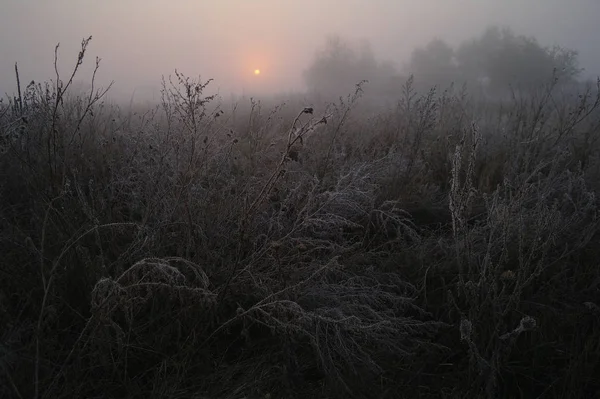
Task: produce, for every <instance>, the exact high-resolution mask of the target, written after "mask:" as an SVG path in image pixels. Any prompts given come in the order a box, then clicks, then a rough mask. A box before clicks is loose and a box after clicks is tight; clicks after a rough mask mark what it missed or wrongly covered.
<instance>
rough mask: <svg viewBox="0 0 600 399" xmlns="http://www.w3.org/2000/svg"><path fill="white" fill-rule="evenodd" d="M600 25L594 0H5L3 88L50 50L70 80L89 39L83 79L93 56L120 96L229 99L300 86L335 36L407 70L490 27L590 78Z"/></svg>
mask: <svg viewBox="0 0 600 399" xmlns="http://www.w3.org/2000/svg"><path fill="white" fill-rule="evenodd" d="M598 18H600V1H598V0H302V1H299V0H298V1H296V0H101V1H100V0H97V1H92V0H0V91H1V92H2V93H4V92H6V91H10V92H12V91H14V69H13V68H14V62H15V61H18V62H19V66H20V70H21V74H22V78H23V80H26V81H29V80H31V79H36V80H40V79H45V78H50V77H52V71H53V70H52V61H53V51H54V46H55V44H56V43H57V42H60V43H61V48H60V55H59V58H60V65H61V70H62V71H63V73H66V72H67V70H68V69H69V68H70V66H71V65H72V64H73V62H74V60H75V58H76V56H77V51H78V46H79V43H80V42H81V39H82V38H83V37H86V36H89V35H92V36H93V40H92V43H91V45H90V48H89V53H88V58H87V63H86V66H87V68H84V69H83V74H82V75H81V76H79V78H80V79H81V80H84V81H85V80H87V78H88V77H89V76H90V72H91V69H90V68H91V66H92V64H93V59H94V57H95V56H96V55H97V56H99V57H101V58H102V60H103V61H102V67H101V71H100V79H101V80H102V81H103V82H107V81H109V80H115V81H116V82H115V92H116V93H130V92H131V91H132V90H133V89H134V88H136V87H137V88H138V92H139V93H142V92H143V91H144V90H143V88H144V87H148V86H158V84H159V83H160V78H161V75H163V74H165V75H168V74H169V73H172V71H173V70H174V69H175V68H177V69H178V70H180V71H181V72H183V73H185V74H187V75H198V74H200V75H201V76H202V78H204V79H207V78H214V79H215V84H214V85H213V86H212V87H213V88H214V89H216V88H217V87H219V88H220V91H221V93H222V94H224V95H226V94H227V93H228V92H229V91H236V92H240V91H241V90H243V89H250V88H253V89H261V90H263V91H265V92H276V91H286V90H297V89H300V88H301V87H302V78H301V73H302V70H303V69H304V68H305V67H306V66H307V65H308V64H309V63H310V61H311V58H312V56H313V54H314V51H315V50H316V49H317V48H318V47H319V46H321V45H322V44H323V43H324V40H325V38H326V36H327V35H330V34H338V35H340V36H342V37H345V38H348V39H351V40H355V39H356V40H362V39H368V40H369V41H370V42H371V44H372V47H373V48H374V50H375V52H376V54H377V55H378V56H379V57H380V58H382V59H390V60H393V61H396V62H402V60H403V59H405V58H406V57H407V56H408V55H409V54H410V52H411V51H412V49H413V48H414V47H415V46H421V45H424V44H426V43H427V42H428V41H429V40H430V39H432V38H434V37H439V38H442V39H444V40H447V41H448V42H450V43H452V44H456V43H458V42H460V41H461V40H464V39H467V38H469V37H472V36H474V35H478V34H480V33H481V32H482V31H483V30H484V29H485V28H486V27H487V26H488V25H490V24H496V25H508V26H511V27H512V28H513V29H514V30H515V31H516V32H517V33H523V34H528V35H535V36H536V37H537V38H538V39H539V40H540V42H542V44H548V45H551V44H560V45H563V46H566V47H570V48H575V49H577V50H579V51H580V54H581V57H580V58H581V61H582V64H583V66H584V67H587V69H588V73H589V74H591V75H595V74H600V45H599V44H598V39H597V38H598V37H599V36H600V35H599V34H600V25H599V24H598V22H597V20H598ZM256 68H260V69H261V72H262V73H261V75H260V76H258V77H257V76H254V74H253V71H254V69H256ZM146 92H147V90H146Z"/></svg>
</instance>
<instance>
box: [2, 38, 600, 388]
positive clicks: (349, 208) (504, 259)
mask: <svg viewBox="0 0 600 399" xmlns="http://www.w3.org/2000/svg"><path fill="white" fill-rule="evenodd" d="M88 43H89V40H86V41H84V42H83V43H82V51H81V53H80V54H79V55H78V58H77V62H76V65H75V67H74V71H73V75H72V76H70V77H69V79H68V80H67V81H66V82H64V83H63V82H62V81H61V77H60V76H58V75H57V76H56V78H55V79H54V80H53V81H51V82H48V83H43V84H39V83H32V84H30V85H28V86H26V87H24V90H23V91H22V92H21V89H19V93H18V95H17V96H16V97H15V98H12V99H9V101H8V102H7V103H4V104H2V105H0V140H1V141H0V146H1V148H2V152H1V155H0V164H1V170H2V171H3V173H2V174H1V180H0V227H1V228H0V247H1V248H2V252H1V254H0V257H1V258H0V275H1V278H0V337H1V338H0V378H1V379H2V384H0V396H2V397H17V398H19V397H22V398H25V397H35V398H40V397H47V398H61V397H89V398H94V397H156V398H158V397H160V398H164V397H170V398H190V397H193V398H243V397H248V398H250V397H252V398H254V397H256V398H268V397H271V398H275V397H281V398H284V397H364V398H373V397H379V398H390V397H407V398H414V397H556V398H558V397H560V398H563V397H594V396H595V395H598V394H600V381H599V379H598V375H600V369H598V364H600V347H598V342H600V313H599V312H598V307H599V306H600V294H599V293H600V271H599V269H598V266H597V259H598V256H599V255H600V245H599V244H600V243H599V239H600V235H599V234H598V230H599V219H598V202H597V199H596V196H597V192H598V190H599V189H600V173H599V172H600V169H599V167H600V160H599V159H598V155H597V154H598V153H600V152H599V151H598V150H600V148H599V143H598V137H599V133H600V132H599V130H598V129H599V127H600V111H599V110H598V108H599V105H600V101H599V100H600V97H598V88H597V87H596V88H593V87H590V88H589V90H587V91H585V92H582V93H581V94H580V95H579V96H577V95H574V96H573V97H569V96H568V95H566V94H564V95H563V94H562V93H560V92H559V91H558V90H557V88H556V86H555V84H554V83H553V84H549V85H548V86H546V87H543V88H541V89H540V91H539V93H537V94H532V95H529V96H527V97H525V96H520V97H518V96H517V95H514V96H513V98H512V100H510V101H508V102H503V103H498V104H494V103H482V102H479V101H474V100H473V98H472V97H470V96H469V95H468V92H466V91H464V90H456V89H454V88H450V89H448V90H446V91H444V92H436V91H431V92H429V93H425V94H424V95H420V94H418V93H417V92H416V91H415V90H414V88H413V87H412V81H411V80H409V81H408V82H407V83H406V84H405V86H404V87H403V88H398V103H397V105H396V106H395V107H391V108H381V109H375V110H373V108H370V107H369V105H368V104H364V103H363V102H361V100H362V94H363V90H364V87H368V86H365V85H367V83H365V82H362V83H360V84H358V85H357V87H356V90H355V92H353V93H351V94H350V95H348V96H347V97H343V98H340V100H339V101H338V102H336V103H332V104H313V105H312V106H310V107H308V106H306V105H302V106H300V107H296V106H290V105H286V104H284V103H282V104H279V105H276V106H273V107H269V106H267V105H265V104H264V103H261V102H259V101H256V100H252V101H251V102H250V103H249V104H239V105H237V104H236V105H233V106H231V107H229V106H225V105H223V104H222V103H220V102H219V99H218V98H217V97H214V96H211V95H206V94H205V93H206V92H207V91H209V90H210V87H211V86H210V81H209V82H202V81H199V80H194V79H191V78H188V77H185V76H183V75H182V74H180V73H176V74H175V76H174V78H173V79H165V80H164V82H163V96H162V102H161V104H160V105H158V106H157V107H156V108H154V109H140V110H134V109H131V110H122V109H119V108H118V107H116V106H114V105H111V104H108V103H105V102H104V100H103V98H104V94H105V90H104V89H99V90H98V89H97V88H94V87H93V85H92V89H91V91H90V92H88V93H84V94H81V93H74V92H71V91H70V83H69V82H71V81H72V79H73V76H75V74H76V73H77V72H78V68H79V66H80V65H81V62H83V57H84V54H85V50H86V48H87V46H88ZM98 65H99V61H97V66H98ZM91 79H92V82H93V81H94V77H92V78H91ZM20 86H21V85H20V82H19V87H20Z"/></svg>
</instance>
